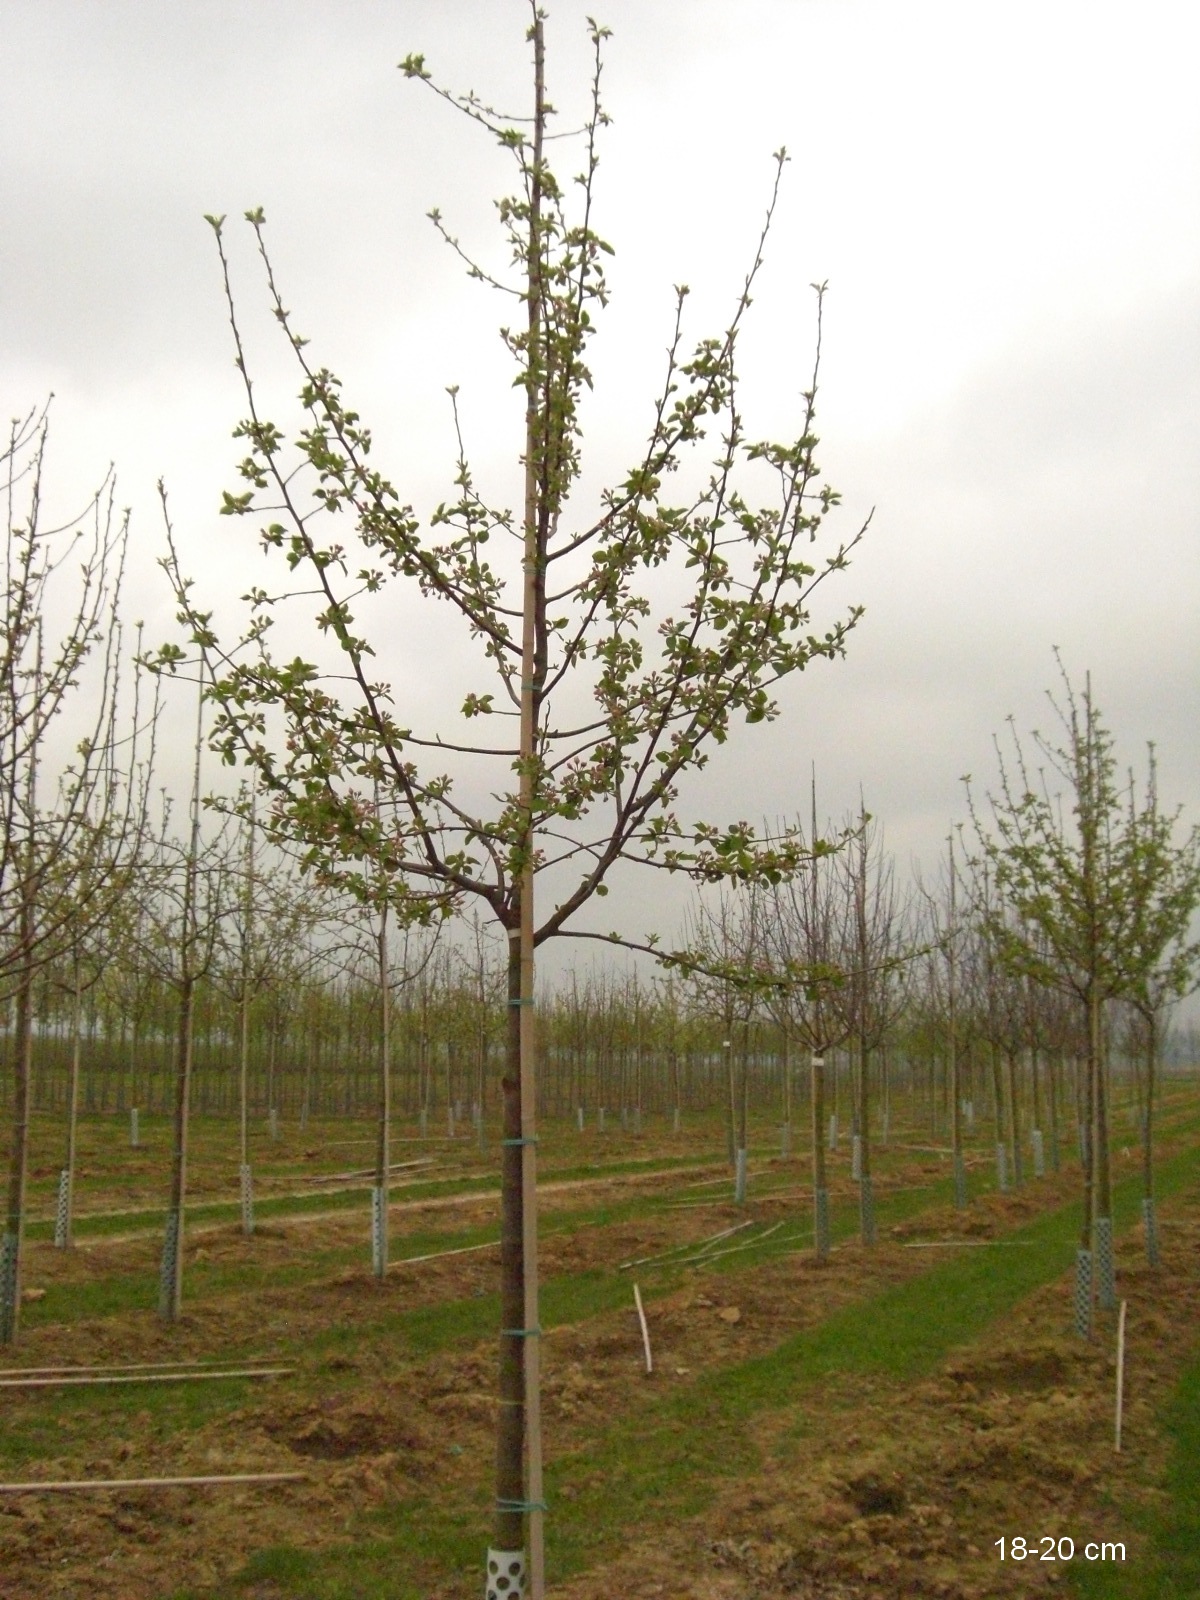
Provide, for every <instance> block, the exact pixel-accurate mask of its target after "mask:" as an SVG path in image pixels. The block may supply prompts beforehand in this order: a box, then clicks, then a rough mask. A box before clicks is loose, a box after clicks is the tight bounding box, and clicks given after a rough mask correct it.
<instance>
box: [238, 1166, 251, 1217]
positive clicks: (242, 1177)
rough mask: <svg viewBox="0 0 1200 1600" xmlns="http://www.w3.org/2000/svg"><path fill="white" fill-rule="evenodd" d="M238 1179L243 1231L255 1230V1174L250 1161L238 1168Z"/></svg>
mask: <svg viewBox="0 0 1200 1600" xmlns="http://www.w3.org/2000/svg"><path fill="white" fill-rule="evenodd" d="M238 1179H239V1183H240V1185H241V1194H242V1232H243V1233H253V1232H254V1174H253V1173H252V1172H251V1170H250V1164H249V1162H243V1163H242V1165H241V1167H240V1168H239V1169H238Z"/></svg>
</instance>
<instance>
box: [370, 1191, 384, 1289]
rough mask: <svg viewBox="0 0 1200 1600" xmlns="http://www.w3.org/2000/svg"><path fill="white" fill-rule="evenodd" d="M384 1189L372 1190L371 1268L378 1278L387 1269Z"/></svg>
mask: <svg viewBox="0 0 1200 1600" xmlns="http://www.w3.org/2000/svg"><path fill="white" fill-rule="evenodd" d="M384 1216H385V1214H384V1208H383V1190H382V1189H381V1188H380V1187H379V1185H378V1184H376V1185H375V1187H374V1188H373V1189H372V1190H371V1270H372V1272H374V1274H375V1276H376V1277H377V1278H382V1277H383V1275H384V1273H385V1272H386V1271H387V1259H386V1257H387V1235H386V1232H385V1230H384Z"/></svg>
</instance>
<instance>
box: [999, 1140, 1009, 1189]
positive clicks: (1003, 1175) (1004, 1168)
mask: <svg viewBox="0 0 1200 1600" xmlns="http://www.w3.org/2000/svg"><path fill="white" fill-rule="evenodd" d="M996 1187H997V1189H999V1191H1000V1193H1001V1194H1004V1193H1006V1191H1007V1189H1008V1150H1007V1148H1006V1147H1005V1146H1004V1145H1002V1144H998V1145H997V1146H996Z"/></svg>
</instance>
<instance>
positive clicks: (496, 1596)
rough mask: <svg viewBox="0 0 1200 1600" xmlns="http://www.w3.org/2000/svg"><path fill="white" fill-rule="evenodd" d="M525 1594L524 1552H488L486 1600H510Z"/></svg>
mask: <svg viewBox="0 0 1200 1600" xmlns="http://www.w3.org/2000/svg"><path fill="white" fill-rule="evenodd" d="M524 1593H525V1552H524V1550H489V1551H488V1553H487V1600H512V1596H513V1595H522V1594H524Z"/></svg>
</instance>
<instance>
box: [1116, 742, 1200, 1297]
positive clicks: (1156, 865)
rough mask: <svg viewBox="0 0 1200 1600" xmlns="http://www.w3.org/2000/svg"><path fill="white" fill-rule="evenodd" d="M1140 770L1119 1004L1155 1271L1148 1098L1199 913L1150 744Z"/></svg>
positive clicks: (1198, 953)
mask: <svg viewBox="0 0 1200 1600" xmlns="http://www.w3.org/2000/svg"><path fill="white" fill-rule="evenodd" d="M1148 766H1149V771H1148V775H1147V779H1146V792H1145V798H1144V799H1143V800H1142V801H1141V803H1140V804H1139V803H1137V802H1136V801H1135V798H1134V783H1133V775H1132V774H1130V778H1129V796H1130V799H1129V808H1128V813H1127V818H1126V825H1125V853H1126V866H1127V871H1128V875H1129V879H1130V886H1131V893H1132V896H1133V901H1134V908H1135V909H1134V918H1133V925H1132V927H1131V929H1130V932H1129V951H1128V954H1129V967H1130V971H1129V981H1128V983H1127V985H1126V986H1125V989H1124V993H1123V998H1124V1000H1125V1001H1126V1002H1127V1004H1128V1005H1129V1006H1130V1007H1131V1008H1132V1010H1133V1011H1134V1013H1135V1014H1136V1016H1137V1017H1138V1019H1139V1022H1140V1024H1141V1028H1140V1032H1141V1041H1140V1042H1141V1044H1142V1050H1143V1064H1144V1077H1143V1082H1142V1086H1141V1087H1142V1127H1141V1134H1142V1185H1143V1188H1142V1226H1143V1233H1144V1235H1145V1244H1146V1256H1147V1259H1148V1260H1149V1262H1150V1264H1151V1266H1156V1265H1157V1264H1158V1231H1157V1219H1156V1217H1155V1209H1154V1099H1155V1094H1156V1093H1157V1087H1158V1059H1159V1052H1160V1048H1161V1043H1162V1035H1163V1031H1164V1028H1163V1025H1164V1021H1165V1019H1166V1015H1167V1012H1168V1011H1169V1009H1170V1007H1171V1006H1172V1005H1173V1004H1175V1003H1176V1002H1177V1001H1179V1000H1182V999H1183V998H1184V996H1185V995H1187V994H1190V993H1191V992H1192V991H1193V990H1194V989H1195V987H1196V984H1197V981H1198V977H1200V940H1197V939H1195V938H1193V937H1192V924H1193V921H1194V919H1195V915H1196V910H1197V907H1198V906H1200V829H1197V828H1194V827H1193V828H1191V829H1190V830H1189V831H1188V833H1187V835H1186V837H1185V838H1184V839H1183V840H1182V841H1181V842H1177V840H1176V838H1175V833H1176V825H1177V823H1178V820H1179V812H1178V810H1176V811H1174V812H1164V811H1163V810H1162V809H1161V808H1160V806H1159V801H1158V766H1157V762H1156V759H1155V754H1154V746H1153V745H1151V746H1150V751H1149V762H1148Z"/></svg>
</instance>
